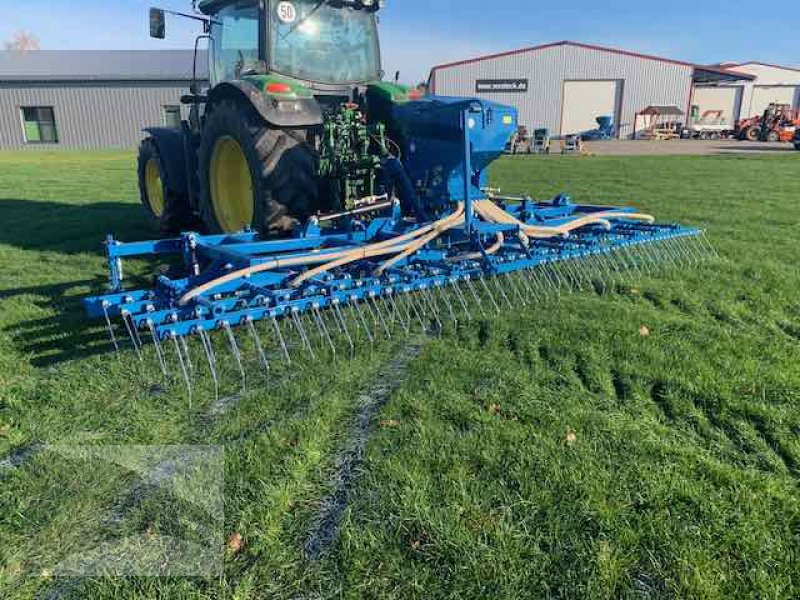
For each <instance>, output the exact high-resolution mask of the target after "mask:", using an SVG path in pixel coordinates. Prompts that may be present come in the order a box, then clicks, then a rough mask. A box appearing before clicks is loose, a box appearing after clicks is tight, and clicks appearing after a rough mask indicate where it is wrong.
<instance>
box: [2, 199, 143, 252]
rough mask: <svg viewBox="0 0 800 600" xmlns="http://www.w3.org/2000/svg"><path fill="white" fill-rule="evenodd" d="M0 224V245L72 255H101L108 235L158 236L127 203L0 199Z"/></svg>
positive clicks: (125, 237) (135, 206)
mask: <svg viewBox="0 0 800 600" xmlns="http://www.w3.org/2000/svg"><path fill="white" fill-rule="evenodd" d="M0 223H2V224H3V226H2V227H0V244H7V245H9V246H15V247H17V248H21V249H23V250H50V251H56V252H65V253H70V254H72V253H78V252H97V253H100V252H101V251H102V248H103V246H102V244H103V240H105V237H106V235H107V234H109V233H113V234H114V236H115V237H118V238H119V239H122V240H140V239H152V238H153V237H156V236H157V234H156V233H155V232H154V230H153V229H151V228H150V227H149V225H148V222H147V219H146V217H145V214H144V211H143V210H142V208H141V207H140V206H139V205H138V204H131V203H125V202H97V203H93V204H68V203H62V202H53V201H49V200H19V199H6V198H0Z"/></svg>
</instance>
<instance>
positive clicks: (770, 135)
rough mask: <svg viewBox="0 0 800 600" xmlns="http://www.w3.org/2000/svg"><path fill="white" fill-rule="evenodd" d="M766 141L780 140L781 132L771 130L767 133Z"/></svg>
mask: <svg viewBox="0 0 800 600" xmlns="http://www.w3.org/2000/svg"><path fill="white" fill-rule="evenodd" d="M767 141H768V142H780V141H781V134H780V133H778V132H777V131H775V130H774V129H773V130H772V131H770V132H769V133H767Z"/></svg>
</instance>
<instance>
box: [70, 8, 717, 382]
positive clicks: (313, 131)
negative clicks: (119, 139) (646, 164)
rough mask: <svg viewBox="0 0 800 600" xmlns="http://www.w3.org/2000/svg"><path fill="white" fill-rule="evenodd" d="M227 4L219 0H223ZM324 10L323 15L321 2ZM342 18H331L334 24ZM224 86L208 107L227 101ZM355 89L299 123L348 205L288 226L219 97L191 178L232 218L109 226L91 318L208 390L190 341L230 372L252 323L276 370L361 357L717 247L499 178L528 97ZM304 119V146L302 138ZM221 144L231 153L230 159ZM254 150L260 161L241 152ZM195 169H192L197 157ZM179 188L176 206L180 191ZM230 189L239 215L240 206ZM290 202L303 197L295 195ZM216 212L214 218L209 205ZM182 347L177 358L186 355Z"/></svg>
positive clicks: (323, 172) (624, 213)
mask: <svg viewBox="0 0 800 600" xmlns="http://www.w3.org/2000/svg"><path fill="white" fill-rule="evenodd" d="M229 4H230V3H229ZM241 4H242V3H238V4H235V5H234V4H230V6H229V8H230V7H231V6H239V5H241ZM287 4H289V3H286V2H281V3H279V4H278V5H277V7H275V6H272V4H271V3H266V9H264V10H281V7H282V9H283V10H286V11H288V9H287V8H286V5H287ZM315 4H317V3H309V6H310V7H311V8H313V6H314V5H315ZM223 5H225V3H224V2H223V3H219V2H217V3H216V4H213V6H214V7H216V8H215V9H219V7H220V6H223ZM299 5H301V6H304V4H303V3H302V2H301V3H299ZM365 7H373V3H372V2H369V3H367V2H366V1H364V2H363V4H362V3H355V2H345V3H341V2H340V3H336V4H334V3H331V4H330V5H329V6H328V7H327V8H328V9H329V10H330V11H358V10H364V9H365ZM311 8H309V9H308V12H309V14H312V15H315V14H318V13H311V12H310V11H311ZM304 10H305V9H304ZM276 15H277V18H278V20H280V18H285V19H287V20H291V19H293V20H294V22H295V23H298V22H299V23H301V25H300V26H298V27H301V26H302V22H303V21H302V19H303V18H311V17H307V16H303V15H306V13H303V12H302V11H301V12H300V13H298V14H294V15H292V14H290V13H289V12H286V13H276ZM351 16H352V15H349V16H348V18H350V17H351ZM339 17H340V16H339V15H335V14H331V15H330V18H331V19H332V22H334V21H335V20H336V19H337V18H339ZM262 18H271V17H269V16H267V17H262ZM319 26H320V24H318V25H317V27H316V28H309V32H312V31H318V30H319ZM162 27H163V24H162ZM273 83H274V82H273ZM219 85H229V84H227V83H221V84H218V87H219ZM269 85H272V84H267V87H266V88H265V89H268V88H269ZM282 85H284V84H282ZM285 85H287V86H288V85H292V86H294V85H297V82H296V81H294V80H292V81H290V82H289V83H287V84H285ZM281 89H285V88H281ZM229 93H230V90H229ZM214 94H215V91H214V90H212V92H211V93H210V94H209V96H208V97H207V98H206V101H207V102H211V103H213V97H214ZM353 94H354V95H353V96H350V97H345V98H335V99H333V100H332V99H331V98H330V97H325V98H321V97H317V96H313V95H308V96H305V97H304V98H305V99H307V100H309V101H311V102H316V103H317V104H316V105H314V104H308V103H306V104H304V105H303V106H301V107H300V109H301V111H306V112H308V113H314V114H318V116H319V121H320V123H319V125H318V126H312V125H309V124H308V123H305V124H302V125H299V126H294V127H295V129H296V130H298V131H299V130H302V131H303V135H308V136H312V135H314V136H317V135H319V138H318V139H317V140H316V142H315V143H314V144H313V145H312V144H310V143H309V145H310V146H311V147H312V148H313V149H314V156H315V163H316V175H315V177H316V180H317V181H319V183H320V189H321V190H324V192H320V197H321V198H322V199H323V200H326V201H327V200H330V199H331V198H334V199H335V202H330V203H326V202H322V203H321V204H322V205H323V206H327V208H322V209H317V210H316V211H315V212H314V213H313V214H311V215H307V216H306V217H305V218H302V215H300V214H298V213H296V212H295V213H291V211H290V214H291V215H292V225H291V228H289V229H283V230H282V231H281V233H280V234H278V235H276V234H275V231H274V230H275V229H276V228H274V227H271V226H270V223H266V224H265V223H263V222H259V220H258V218H257V215H258V214H260V212H261V211H260V210H259V209H258V207H256V209H255V210H254V209H252V207H250V208H247V207H245V209H244V210H242V209H241V207H238V208H237V206H238V205H239V204H241V201H244V200H250V199H253V201H254V202H258V201H259V198H258V193H259V184H258V182H254V183H250V182H245V183H244V184H243V183H242V182H241V181H240V180H237V179H236V178H234V177H231V173H232V174H234V175H237V177H238V176H239V174H241V173H245V177H246V176H247V175H246V174H247V171H248V165H252V162H251V160H250V158H251V156H250V153H249V152H248V151H247V150H245V151H244V152H237V151H236V150H235V148H234V149H231V147H230V146H231V144H232V142H237V141H238V142H239V143H241V144H242V145H244V142H242V141H241V139H242V138H237V137H236V135H234V134H233V133H231V132H228V133H224V130H222V129H221V125H220V124H219V123H218V122H215V121H213V119H214V116H213V115H214V111H215V110H219V109H215V108H214V107H213V105H209V106H207V107H206V115H207V116H206V117H205V119H206V124H205V125H204V127H205V128H206V129H207V128H209V125H208V122H209V121H212V122H213V123H215V124H214V125H213V127H216V128H217V129H220V130H222V131H223V134H222V135H220V136H219V138H218V139H217V141H216V142H214V143H213V144H207V142H206V141H200V142H199V143H200V144H201V145H207V146H208V147H210V148H211V149H212V150H211V160H210V166H208V167H206V168H203V167H201V168H200V169H199V174H200V175H199V179H200V180H201V181H198V180H197V179H195V180H194V181H193V182H191V184H190V185H189V187H191V186H192V185H194V186H195V187H196V186H198V185H199V186H201V187H202V186H203V185H208V187H209V188H210V191H207V192H203V193H201V194H200V195H201V197H203V198H208V197H211V199H212V200H214V198H215V197H216V204H214V205H213V206H212V209H213V211H216V212H215V215H216V216H214V218H213V219H212V221H211V222H210V223H209V222H208V221H207V222H206V227H205V229H206V231H209V230H210V231H213V230H215V229H216V230H217V231H216V232H213V233H202V232H194V231H188V232H184V233H181V234H180V235H177V236H174V237H171V238H169V239H159V240H153V241H144V242H131V243H127V242H122V241H119V240H116V239H114V238H113V237H109V238H108V240H107V242H106V251H107V254H108V265H109V270H110V290H109V291H108V292H107V293H104V294H102V295H99V296H95V297H91V298H87V299H86V301H85V306H86V309H87V311H88V313H89V315H90V316H91V317H94V318H98V319H103V320H105V322H106V324H107V327H108V329H109V332H110V335H111V339H112V341H113V343H114V345H115V347H117V349H118V350H119V349H120V341H119V332H120V331H124V332H125V333H126V334H127V337H128V338H129V340H130V344H131V348H133V349H134V350H135V351H136V352H137V353H138V354H139V355H140V356H141V355H142V352H143V348H144V341H145V340H146V339H149V340H151V341H152V342H153V347H154V348H155V355H156V356H157V358H158V362H159V364H160V367H161V369H162V370H163V371H164V373H167V372H168V371H170V370H174V372H176V373H178V374H180V375H182V376H183V379H184V380H185V383H186V384H187V386H188V388H189V390H190V392H191V390H192V373H193V372H194V368H195V367H194V361H193V360H192V358H191V354H192V352H191V351H190V347H189V345H188V344H187V339H189V338H190V337H193V338H197V339H199V340H200V342H199V344H200V351H201V354H202V356H204V357H205V359H206V361H207V363H208V367H209V371H210V372H211V374H212V375H213V378H214V381H215V383H217V379H218V377H217V368H218V367H217V358H216V354H215V352H214V346H213V344H212V338H211V334H212V333H213V332H217V331H220V332H223V333H222V335H223V337H224V339H226V340H227V342H228V343H229V344H230V348H231V355H232V356H233V358H234V361H235V363H236V364H237V365H238V368H239V370H242V351H241V345H240V344H241V342H240V341H239V340H237V337H236V332H237V331H242V332H244V334H245V335H246V336H247V337H248V338H249V339H250V340H251V342H252V343H248V347H249V348H252V349H254V353H255V355H256V356H257V357H258V359H259V361H260V363H261V364H262V366H264V367H265V368H268V367H269V363H270V361H271V360H273V357H274V355H277V356H279V357H282V358H283V359H285V360H290V361H291V360H292V354H293V352H296V351H298V350H299V351H300V352H302V353H305V354H307V355H309V356H312V357H313V356H316V354H317V353H319V352H320V351H321V350H323V349H324V350H325V352H326V353H332V354H334V355H336V353H337V347H341V345H342V344H344V346H345V347H347V348H348V349H349V350H350V351H352V350H354V349H355V346H356V344H357V343H358V340H360V339H361V340H366V341H369V342H372V341H373V340H374V339H375V338H376V337H377V336H380V335H385V336H392V335H393V333H394V332H396V331H405V332H409V331H410V330H411V328H412V327H419V328H421V329H423V330H440V329H441V328H442V327H443V326H445V325H446V324H447V323H448V322H457V321H458V320H459V319H466V320H469V319H472V318H473V317H475V316H477V315H487V314H488V313H490V312H500V311H502V310H524V308H523V307H531V309H535V306H536V304H537V302H538V301H539V300H541V299H542V298H543V297H545V296H547V295H548V294H551V293H554V294H557V293H559V292H560V291H561V290H565V289H567V288H572V287H591V286H594V287H595V289H597V286H600V285H602V286H605V285H607V284H608V281H609V280H612V281H613V280H614V279H615V278H616V277H617V274H618V273H619V272H621V271H634V272H649V271H650V270H652V269H654V268H656V267H658V266H661V265H664V264H666V265H671V266H672V265H674V266H677V265H680V264H685V263H692V262H696V261H700V260H703V259H704V258H705V257H707V256H708V255H709V253H713V250H712V249H711V248H710V246H709V245H708V242H707V241H706V240H705V238H704V236H703V235H701V233H702V232H701V231H699V230H697V229H693V228H689V227H684V226H681V225H677V224H657V223H655V220H654V219H653V217H650V216H648V215H643V214H640V213H638V212H637V211H635V210H633V209H632V208H625V207H611V206H587V205H579V204H574V203H572V202H571V201H570V199H569V198H568V197H567V196H559V197H557V198H555V199H553V200H550V201H546V202H537V201H534V200H532V199H531V198H528V197H508V196H502V195H501V194H500V193H499V192H498V191H496V190H491V189H489V187H488V180H487V168H488V167H489V165H490V164H491V163H492V162H493V161H494V160H495V159H497V158H498V157H499V156H500V155H501V154H502V153H503V151H504V148H505V145H506V142H507V141H508V139H509V138H510V136H511V135H512V134H513V132H514V131H516V129H517V114H516V111H515V110H514V109H513V108H511V107H508V106H503V105H500V104H497V103H494V102H490V101H487V100H480V99H470V98H445V97H437V96H424V97H418V96H416V95H415V94H413V93H411V91H410V90H408V88H403V87H402V86H397V85H393V84H385V83H373V84H369V83H366V84H364V85H362V86H357V88H356V89H355V91H354V92H353ZM192 101H194V99H193V100H192ZM231 102H232V101H231V100H230V96H229V97H226V99H225V100H224V101H223V105H224V110H225V111H227V112H225V119H228V120H230V118H231V117H230V110H229V106H230V103H231ZM276 102H278V101H277V100H276ZM309 106H310V108H309ZM319 107H321V109H320V108H319ZM209 111H211V116H208V114H209ZM247 118H248V119H250V120H251V121H250V122H251V125H250V128H251V129H253V128H255V127H256V125H254V124H253V123H254V122H255V123H256V124H258V126H260V125H261V123H260V120H259V119H260V118H261V117H258V116H257V115H254V114H251V113H248V117H247ZM184 126H185V129H189V127H188V125H187V124H184ZM289 131H290V135H291V137H292V138H293V140H295V141H296V140H297V139H298V137H299V136H298V134H297V133H292V132H291V129H290V130H289ZM205 135H211V132H209V133H206V132H205V129H204V130H202V131H200V132H197V134H196V135H194V137H195V138H200V137H203V136H205ZM190 139H191V138H187V140H189V141H190ZM260 139H263V138H260ZM189 141H186V142H185V143H184V146H187V145H188V143H189ZM149 143H150V144H151V145H153V146H160V147H161V152H162V154H163V152H164V149H165V148H166V144H164V143H161V144H159V140H158V139H157V138H156V139H154V140H152V141H151V142H149ZM204 152H205V151H204V150H202V149H201V150H200V154H203V153H204ZM215 152H218V153H220V155H219V156H217V157H216V160H215V158H214V153H215ZM239 155H244V156H246V157H247V158H248V161H247V162H246V163H244V164H242V163H240V162H237V160H236V158H237V157H238V156H239ZM173 158H174V157H173ZM201 160H202V159H201ZM187 161H188V162H190V161H189V159H187ZM188 162H187V164H188ZM148 164H150V163H145V168H144V171H145V175H146V174H147V173H146V172H147V169H148V167H147V165H148ZM295 164H296V163H295ZM155 167H162V168H163V167H164V164H163V163H160V164H158V165H156V166H155ZM155 167H152V168H155ZM183 171H184V172H187V171H188V172H190V173H191V169H189V168H188V167H187V166H186V165H183ZM259 172H260V171H259ZM164 175H165V176H164V177H160V179H159V183H160V184H161V185H162V186H165V184H164V181H165V180H167V179H171V180H172V181H175V172H174V171H173V172H172V173H171V174H169V175H167V174H166V173H165V174H164ZM215 177H219V180H218V181H217V180H215ZM144 179H145V181H144V185H143V201H145V202H146V204H145V206H146V207H148V210H149V212H151V213H152V212H154V211H153V210H152V208H153V205H152V203H151V204H150V205H149V206H148V204H147V202H148V201H149V198H148V197H147V196H148V194H150V193H151V192H152V191H153V188H152V187H149V188H148V185H147V178H146V177H145V178H144ZM284 179H285V178H284ZM202 180H204V181H202ZM184 187H185V186H184ZM164 189H165V193H164V194H162V195H161V199H162V200H163V199H164V198H169V197H174V196H175V195H176V194H175V193H174V190H169V189H166V188H165V187H164ZM287 189H288V188H285V187H284V188H283V190H284V191H286V190H287ZM241 190H244V193H241ZM273 191H280V190H278V189H277V187H274V188H273ZM275 195H277V194H275ZM223 200H225V201H228V202H231V203H232V204H233V205H236V206H234V208H236V210H230V211H228V212H226V211H225V210H222V209H224V208H225V207H224V206H222V205H221V204H220V202H222V201H223ZM277 201H278V202H279V203H286V205H287V206H290V205H289V202H290V201H291V197H290V196H288V197H280V198H277ZM189 204H190V205H191V203H189ZM290 208H291V207H290ZM204 211H205V213H204ZM199 214H200V216H203V215H204V214H205V215H206V216H207V214H208V213H207V209H203V210H200V211H199ZM242 215H244V216H245V217H247V218H246V219H245V221H246V222H245V223H243V225H244V227H242V228H240V229H241V230H238V229H237V230H234V231H222V232H220V231H219V229H220V228H221V227H219V226H221V225H224V224H225V223H234V224H235V223H236V222H237V219H239V218H241V217H242ZM254 215H256V216H254ZM283 216H285V215H283ZM248 218H249V219H250V220H247V219H248ZM152 257H157V258H159V259H162V260H163V261H164V262H165V263H167V264H170V265H171V270H170V271H169V274H164V275H161V276H158V277H157V278H156V279H155V281H154V285H153V286H152V287H148V288H146V289H126V285H125V284H126V280H125V277H124V273H125V270H124V269H123V266H124V261H126V260H127V259H133V258H152ZM176 265H179V266H176ZM115 323H117V324H115ZM167 348H171V350H172V352H173V353H174V355H175V356H176V359H175V360H168V358H167V356H168V355H167V352H166V349H167ZM242 376H243V377H244V373H243V372H242Z"/></svg>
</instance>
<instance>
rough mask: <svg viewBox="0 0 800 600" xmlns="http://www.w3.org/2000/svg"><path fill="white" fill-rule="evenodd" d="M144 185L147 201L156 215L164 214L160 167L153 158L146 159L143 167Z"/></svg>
mask: <svg viewBox="0 0 800 600" xmlns="http://www.w3.org/2000/svg"><path fill="white" fill-rule="evenodd" d="M144 186H145V192H146V194H147V203H148V204H149V205H150V210H151V211H153V214H154V215H155V216H156V217H159V218H160V217H161V215H163V214H164V208H165V202H164V185H163V184H162V183H161V167H160V166H159V164H158V161H157V160H156V159H155V158H151V159H150V160H148V161H147V165H145V168H144Z"/></svg>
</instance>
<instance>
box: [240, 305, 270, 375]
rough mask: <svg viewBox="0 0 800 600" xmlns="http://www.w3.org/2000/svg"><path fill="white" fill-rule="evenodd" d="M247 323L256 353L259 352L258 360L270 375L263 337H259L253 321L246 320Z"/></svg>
mask: <svg viewBox="0 0 800 600" xmlns="http://www.w3.org/2000/svg"><path fill="white" fill-rule="evenodd" d="M246 322H247V329H248V331H249V332H250V337H252V338H253V343H254V344H255V346H256V352H258V360H259V362H260V363H261V366H262V367H263V369H264V370H265V371H266V372H267V373H269V361H268V360H267V354H266V352H264V346H263V345H262V344H261V336H260V335H258V331H257V330H256V326H255V323H253V319H250V318H248V319H246Z"/></svg>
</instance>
